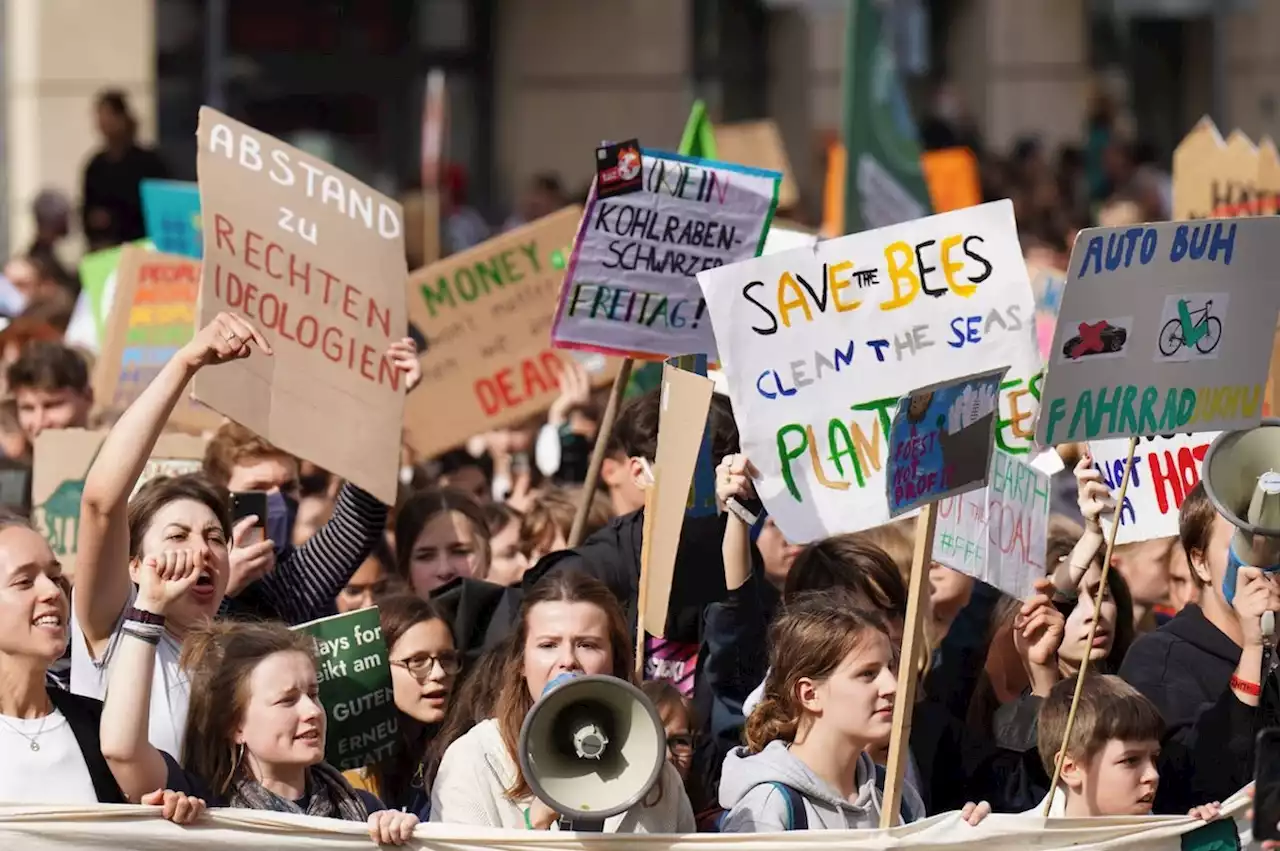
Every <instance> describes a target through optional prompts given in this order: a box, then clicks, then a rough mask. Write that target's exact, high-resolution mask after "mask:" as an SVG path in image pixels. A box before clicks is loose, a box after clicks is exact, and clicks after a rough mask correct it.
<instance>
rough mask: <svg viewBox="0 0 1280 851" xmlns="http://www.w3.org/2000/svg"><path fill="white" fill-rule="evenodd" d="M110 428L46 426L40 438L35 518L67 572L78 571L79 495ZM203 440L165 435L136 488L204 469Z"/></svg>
mask: <svg viewBox="0 0 1280 851" xmlns="http://www.w3.org/2000/svg"><path fill="white" fill-rule="evenodd" d="M106 439H107V432H105V431H86V430H85V429H79V428H68V429H46V430H45V431H42V432H40V436H39V437H37V438H36V442H35V449H34V453H33V458H34V463H33V465H32V479H31V521H32V523H34V524H35V527H36V529H37V530H38V531H39V532H40V534H42V535H44V536H45V539H46V540H47V541H48V542H49V546H50V547H51V548H52V549H53V554H54V555H55V556H57V557H58V561H60V562H62V569H63V572H65V573H67V574H68V575H69V576H74V574H75V564H76V547H77V537H78V536H79V534H80V498H81V496H82V495H83V494H84V478H85V476H86V475H88V473H89V467H90V466H91V465H92V464H93V459H94V458H96V457H97V455H98V449H99V448H100V447H101V446H102V441H104V440H106ZM203 456H204V441H203V440H201V439H200V438H198V437H192V436H189V435H184V434H162V435H160V438H159V439H158V440H157V441H156V445H155V449H154V450H152V452H151V460H150V461H148V462H147V465H146V467H144V469H143V471H142V475H141V476H139V477H138V482H137V484H136V485H135V487H134V492H135V493H136V492H137V490H138V488H140V487H142V486H143V485H144V484H146V483H147V482H148V481H150V480H151V479H153V478H155V477H157V476H161V475H180V474H182V473H193V472H196V471H198V470H199V469H200V460H201V458H203Z"/></svg>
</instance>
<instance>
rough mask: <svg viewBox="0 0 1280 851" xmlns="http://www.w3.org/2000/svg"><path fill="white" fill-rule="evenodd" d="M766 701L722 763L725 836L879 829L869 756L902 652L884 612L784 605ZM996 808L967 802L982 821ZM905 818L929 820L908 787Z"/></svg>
mask: <svg viewBox="0 0 1280 851" xmlns="http://www.w3.org/2000/svg"><path fill="white" fill-rule="evenodd" d="M769 645H770V647H769V674H768V676H767V677H766V679H765V686H764V696H763V699H762V700H761V701H760V703H759V704H758V705H757V706H756V708H755V711H753V712H752V713H751V716H750V717H749V718H748V719H747V726H746V740H747V745H746V747H741V748H737V749H736V750H734V751H733V752H731V753H730V754H729V756H728V758H727V759H726V760H725V765H724V771H723V773H722V775H721V779H720V804H721V806H723V807H724V808H725V809H726V810H727V813H726V815H725V818H724V822H723V824H722V825H721V830H722V831H724V832H729V833H769V832H775V831H780V830H844V829H859V828H875V827H879V826H880V814H881V810H882V805H883V800H882V796H883V787H884V769H882V768H879V767H878V766H876V764H875V762H874V761H873V760H872V758H871V756H870V754H869V753H868V750H869V749H871V748H873V747H874V746H875V745H877V744H878V743H879V742H882V741H884V740H885V739H887V738H888V736H889V734H890V731H891V730H892V728H893V705H894V699H895V697H896V695H897V689H898V685H897V679H896V677H895V676H894V666H895V664H896V658H895V657H896V653H895V652H894V649H893V646H892V644H891V643H890V640H889V635H888V633H887V631H886V625H885V623H884V621H883V620H882V619H881V618H880V616H879V615H878V614H875V613H872V612H866V611H859V609H858V607H857V606H856V604H855V602H854V601H853V600H850V599H848V598H847V597H846V596H845V595H842V594H840V593H839V592H835V593H832V592H824V593H821V594H805V595H802V596H800V597H798V598H796V599H795V600H793V601H792V602H790V603H788V605H787V608H786V611H785V612H784V613H783V614H782V615H781V616H780V617H779V618H778V619H777V620H776V621H775V622H774V624H773V626H772V627H771V629H770V632H769ZM990 812H991V808H990V807H989V806H988V805H987V804H986V803H985V802H984V803H982V804H979V805H974V804H967V805H966V806H965V808H964V811H963V814H962V815H963V818H964V819H965V821H967V822H968V823H970V824H977V823H978V822H980V821H981V820H982V819H983V818H985V817H986V816H987V814H988V813H990ZM900 815H901V820H902V822H904V823H906V822H911V821H914V820H916V819H918V818H921V817H922V816H923V815H924V802H923V801H921V799H920V796H919V794H918V793H917V792H916V790H915V789H914V788H912V786H911V785H910V784H909V783H904V785H903V790H902V803H901V812H900Z"/></svg>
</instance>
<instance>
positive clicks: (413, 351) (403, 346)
mask: <svg viewBox="0 0 1280 851" xmlns="http://www.w3.org/2000/svg"><path fill="white" fill-rule="evenodd" d="M387 357H388V358H389V359H390V360H391V363H392V364H394V365H395V368H396V369H398V370H400V371H401V372H403V373H404V392H406V393H409V392H412V391H413V388H415V387H417V386H418V385H419V384H421V383H422V363H421V362H419V360H418V346H417V345H416V344H415V343H414V342H413V338H412V337H404V338H403V339H400V340H396V341H395V342H394V343H392V344H391V345H389V346H387Z"/></svg>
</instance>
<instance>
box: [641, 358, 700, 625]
mask: <svg viewBox="0 0 1280 851" xmlns="http://www.w3.org/2000/svg"><path fill="white" fill-rule="evenodd" d="M661 392H662V398H661V407H660V408H659V411H658V451H657V456H658V457H657V458H656V459H654V463H655V465H656V467H657V474H656V481H655V484H654V485H653V487H652V493H651V494H650V497H651V506H652V507H651V508H646V511H648V512H650V514H649V515H646V517H645V535H646V540H645V542H644V543H645V549H646V550H647V552H646V555H647V557H648V562H647V563H646V564H645V566H644V576H645V583H646V586H647V588H648V591H647V594H646V595H645V606H644V612H643V616H644V617H643V624H644V628H645V630H646V631H647V632H648V633H649V634H650V635H656V636H658V637H659V638H662V637H665V636H666V628H667V604H668V603H669V601H670V596H671V580H672V577H673V576H674V575H675V569H676V550H677V549H678V548H679V546H680V530H681V529H682V528H683V527H684V516H685V515H684V512H685V506H686V505H687V504H688V501H689V488H690V486H691V485H692V484H693V471H694V468H695V467H696V466H697V463H698V450H699V448H700V447H701V446H702V435H703V429H704V426H705V423H706V422H707V410H708V409H709V408H710V406H711V379H709V378H707V377H705V376H702V375H695V374H693V373H692V372H685V371H684V370H682V369H677V368H676V367H673V366H670V365H664V366H663V368H662V391H661Z"/></svg>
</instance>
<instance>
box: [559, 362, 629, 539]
mask: <svg viewBox="0 0 1280 851" xmlns="http://www.w3.org/2000/svg"><path fill="white" fill-rule="evenodd" d="M633 363H634V361H633V360H632V359H631V358H623V359H622V367H621V368H620V369H619V370H618V374H617V375H616V376H614V379H613V387H611V388H610V389H609V402H608V404H606V405H605V407H604V416H603V417H602V418H601V420H600V431H599V432H597V434H596V445H595V446H594V447H593V448H592V450H591V465H590V466H588V467H587V480H586V481H585V482H583V483H582V502H580V503H579V504H578V513H577V514H575V515H574V516H573V526H572V528H571V529H570V530H569V541H568V544H569V549H573V548H574V547H576V546H578V544H580V543H582V533H583V531H584V530H585V529H586V527H587V514H588V513H589V512H590V511H591V499H592V497H594V496H595V494H596V485H597V484H599V482H600V465H601V464H603V463H604V455H605V452H607V451H608V446H609V436H610V435H611V434H613V423H614V420H616V419H617V418H618V407H619V406H620V404H621V402H622V393H623V391H625V390H626V389H627V382H629V381H630V380H631V365H632V364H633ZM645 520H646V521H647V520H648V516H647V515H646V517H645Z"/></svg>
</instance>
